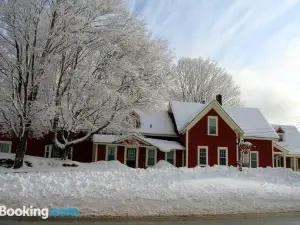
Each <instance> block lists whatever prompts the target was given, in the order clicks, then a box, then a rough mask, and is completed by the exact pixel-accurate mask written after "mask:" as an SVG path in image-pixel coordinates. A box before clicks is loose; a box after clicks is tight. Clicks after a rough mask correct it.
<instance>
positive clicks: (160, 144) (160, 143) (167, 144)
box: [143, 138, 185, 152]
mask: <svg viewBox="0 0 300 225" xmlns="http://www.w3.org/2000/svg"><path fill="white" fill-rule="evenodd" d="M143 139H144V140H145V141H146V142H148V143H150V144H152V145H153V146H155V147H157V148H159V149H160V150H161V151H163V152H169V151H171V150H184V149H185V148H184V147H183V146H182V145H181V144H179V143H178V142H176V141H167V140H160V139H154V138H143Z"/></svg>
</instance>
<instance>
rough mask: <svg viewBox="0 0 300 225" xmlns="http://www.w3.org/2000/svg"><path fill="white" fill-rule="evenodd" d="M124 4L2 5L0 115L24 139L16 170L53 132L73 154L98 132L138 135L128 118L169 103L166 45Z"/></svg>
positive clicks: (32, 1) (59, 1)
mask: <svg viewBox="0 0 300 225" xmlns="http://www.w3.org/2000/svg"><path fill="white" fill-rule="evenodd" d="M123 4H124V3H123V1H122V0H85V1H71V0H56V1H52V0H43V1H36V0H13V1H8V2H6V1H5V2H2V3H1V29H2V30H1V37H0V38H1V39H0V41H1V55H0V57H1V62H0V76H1V87H3V88H2V90H1V92H2V93H1V94H2V96H5V97H4V98H2V99H1V102H0V113H1V114H0V115H1V122H2V123H3V128H4V129H2V130H3V131H4V132H5V133H7V132H11V133H12V132H13V135H14V136H15V137H17V138H18V139H19V145H20V146H19V147H18V148H17V154H16V160H15V168H18V167H20V166H22V162H23V156H24V152H25V147H26V146H25V145H26V140H27V137H28V135H35V136H37V137H38V136H43V135H45V134H48V133H49V132H50V133H51V134H52V137H53V142H54V143H55V144H56V146H57V147H59V148H61V149H68V148H69V147H71V146H72V145H74V144H76V143H78V142H81V141H84V140H86V139H88V138H89V137H90V136H91V135H93V134H94V133H98V132H114V133H116V132H119V133H124V132H134V129H133V127H132V126H129V125H128V124H127V122H126V121H127V120H125V117H126V116H127V115H128V114H129V112H130V111H131V110H132V109H134V108H147V107H155V106H157V105H159V104H160V101H161V100H163V98H162V96H163V95H161V92H162V91H163V90H165V85H166V79H165V78H166V76H165V75H166V74H167V73H168V70H169V65H170V62H171V57H170V53H169V51H168V48H167V44H166V43H165V42H164V41H163V40H159V39H153V38H152V36H151V34H150V33H148V31H147V30H146V28H145V24H144V23H143V22H142V21H140V20H138V19H137V18H135V17H134V16H133V15H131V14H130V13H129V12H128V11H127V10H126V8H125V7H124V5H123ZM79 133H81V135H80V136H79V135H78V134H79ZM65 154H66V152H65Z"/></svg>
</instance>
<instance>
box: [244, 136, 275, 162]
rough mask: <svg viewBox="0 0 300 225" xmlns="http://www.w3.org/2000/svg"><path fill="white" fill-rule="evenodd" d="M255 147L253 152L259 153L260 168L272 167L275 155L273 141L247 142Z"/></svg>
mask: <svg viewBox="0 0 300 225" xmlns="http://www.w3.org/2000/svg"><path fill="white" fill-rule="evenodd" d="M246 141H249V142H250V143H252V145H254V147H253V149H252V151H258V158H259V167H268V166H270V167H272V166H273V162H272V158H273V155H272V154H273V153H272V141H268V140H251V139H249V140H246Z"/></svg>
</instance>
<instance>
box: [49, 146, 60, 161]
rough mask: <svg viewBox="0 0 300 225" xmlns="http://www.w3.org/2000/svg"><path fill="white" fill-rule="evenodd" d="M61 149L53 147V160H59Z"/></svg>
mask: <svg viewBox="0 0 300 225" xmlns="http://www.w3.org/2000/svg"><path fill="white" fill-rule="evenodd" d="M48 146H49V149H50V148H51V145H48ZM59 150H60V149H59V148H53V147H52V151H51V158H59V156H60V154H59V153H60V152H59Z"/></svg>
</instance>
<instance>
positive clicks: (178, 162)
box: [175, 150, 183, 167]
mask: <svg viewBox="0 0 300 225" xmlns="http://www.w3.org/2000/svg"><path fill="white" fill-rule="evenodd" d="M175 152H176V167H181V166H182V152H183V151H181V150H177V151H175Z"/></svg>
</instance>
